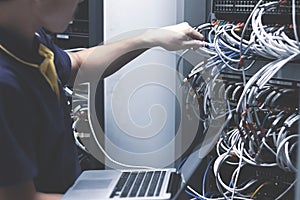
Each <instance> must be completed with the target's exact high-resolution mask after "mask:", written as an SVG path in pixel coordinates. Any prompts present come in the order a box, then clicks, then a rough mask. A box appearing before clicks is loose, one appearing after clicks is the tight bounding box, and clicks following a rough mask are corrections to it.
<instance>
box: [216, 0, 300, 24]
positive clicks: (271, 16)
mask: <svg viewBox="0 0 300 200" xmlns="http://www.w3.org/2000/svg"><path fill="white" fill-rule="evenodd" d="M268 2H274V0H265V1H262V4H264V3H268ZM278 2H279V3H280V4H279V6H278V8H276V9H273V10H270V11H268V12H267V14H266V17H265V21H266V22H274V21H276V22H278V23H280V24H282V23H290V22H291V13H292V1H291V0H278ZM257 3H258V0H214V1H213V2H212V12H213V13H214V14H215V15H216V17H217V18H218V19H223V20H229V21H232V20H235V21H245V20H246V19H247V18H248V16H249V15H250V13H251V12H252V10H253V8H254V7H255V6H256V4H257ZM295 3H296V15H297V18H299V20H300V1H299V0H296V1H295ZM278 15H280V17H279V18H278Z"/></svg>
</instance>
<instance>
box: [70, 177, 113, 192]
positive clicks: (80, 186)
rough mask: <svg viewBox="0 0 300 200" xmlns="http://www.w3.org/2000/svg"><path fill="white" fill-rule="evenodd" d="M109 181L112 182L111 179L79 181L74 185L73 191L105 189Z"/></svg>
mask: <svg viewBox="0 0 300 200" xmlns="http://www.w3.org/2000/svg"><path fill="white" fill-rule="evenodd" d="M111 181H112V180H111V179H95V180H80V181H78V182H77V183H76V184H75V186H74V189H75V190H84V189H86V190H90V189H105V188H108V186H109V184H110V183H111Z"/></svg>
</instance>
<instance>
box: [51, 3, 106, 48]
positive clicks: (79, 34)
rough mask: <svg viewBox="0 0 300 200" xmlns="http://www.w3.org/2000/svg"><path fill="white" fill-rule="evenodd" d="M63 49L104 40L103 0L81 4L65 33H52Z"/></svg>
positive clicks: (88, 45) (96, 43)
mask: <svg viewBox="0 0 300 200" xmlns="http://www.w3.org/2000/svg"><path fill="white" fill-rule="evenodd" d="M52 35H53V40H54V41H55V43H56V44H57V45H59V46H60V47H61V48H63V49H75V48H87V47H91V46H95V45H98V44H100V43H101V42H102V41H103V0H89V1H84V2H82V3H80V4H79V6H78V9H77V11H76V13H75V16H74V20H73V21H71V22H70V23H69V25H68V27H67V29H66V31H64V32H63V33H56V34H52Z"/></svg>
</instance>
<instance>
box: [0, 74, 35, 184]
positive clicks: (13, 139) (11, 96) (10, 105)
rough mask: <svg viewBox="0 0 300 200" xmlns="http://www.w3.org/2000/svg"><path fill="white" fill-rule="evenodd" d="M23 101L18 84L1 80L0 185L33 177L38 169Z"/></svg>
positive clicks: (26, 106) (25, 106)
mask: <svg viewBox="0 0 300 200" xmlns="http://www.w3.org/2000/svg"><path fill="white" fill-rule="evenodd" d="M0 78H1V77H0ZM6 78H7V77H6ZM26 104H27V102H26V100H25V99H24V97H23V95H22V91H21V88H18V86H17V84H15V83H7V82H3V81H2V80H1V81H0V158H1V164H0V187H1V186H8V185H11V184H15V183H20V182H24V181H28V180H32V179H33V178H34V177H35V176H36V175H37V173H38V172H37V166H36V165H37V164H36V163H37V162H36V155H35V152H34V145H33V142H32V141H33V140H32V139H33V131H32V130H31V129H32V126H31V124H32V123H33V122H32V121H31V120H30V119H31V118H30V117H28V116H30V109H29V108H30V106H29V107H28V105H26Z"/></svg>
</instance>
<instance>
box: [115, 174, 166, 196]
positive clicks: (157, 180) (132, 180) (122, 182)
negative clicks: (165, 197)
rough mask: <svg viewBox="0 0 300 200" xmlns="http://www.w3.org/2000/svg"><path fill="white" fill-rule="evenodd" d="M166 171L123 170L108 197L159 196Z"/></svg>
mask: <svg viewBox="0 0 300 200" xmlns="http://www.w3.org/2000/svg"><path fill="white" fill-rule="evenodd" d="M165 175H166V171H147V172H145V171H142V172H123V173H122V175H121V177H120V179H119V181H118V183H117V184H116V186H115V188H114V190H113V192H112V193H111V195H110V198H114V197H120V198H125V197H127V198H128V197H153V196H159V194H160V191H161V187H162V184H163V180H164V177H165Z"/></svg>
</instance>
